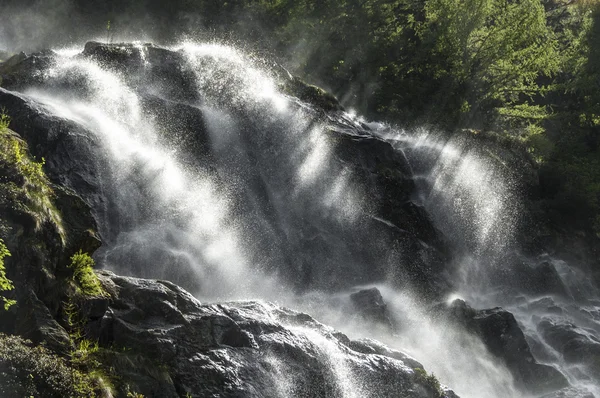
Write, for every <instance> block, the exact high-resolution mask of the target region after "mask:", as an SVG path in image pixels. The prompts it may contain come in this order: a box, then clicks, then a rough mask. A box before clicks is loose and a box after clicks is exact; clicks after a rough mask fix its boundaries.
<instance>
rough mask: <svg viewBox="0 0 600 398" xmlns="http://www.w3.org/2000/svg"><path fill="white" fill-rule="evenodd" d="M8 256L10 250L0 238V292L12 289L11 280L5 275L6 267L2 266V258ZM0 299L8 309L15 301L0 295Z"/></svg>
mask: <svg viewBox="0 0 600 398" xmlns="http://www.w3.org/2000/svg"><path fill="white" fill-rule="evenodd" d="M8 256H10V252H9V251H8V248H7V247H6V245H5V244H4V241H3V240H2V239H0V292H2V291H7V290H12V289H14V286H13V284H12V282H11V281H10V279H8V278H7V277H6V269H5V267H4V258H5V257H8ZM0 299H2V302H3V303H4V309H5V310H8V309H9V308H10V306H11V305H13V304H15V303H16V302H15V301H14V300H9V299H7V298H6V297H1V296H0Z"/></svg>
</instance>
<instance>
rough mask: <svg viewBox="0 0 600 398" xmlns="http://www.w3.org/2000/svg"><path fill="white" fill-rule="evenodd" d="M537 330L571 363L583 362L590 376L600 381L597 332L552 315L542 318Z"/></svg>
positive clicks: (599, 342) (599, 347)
mask: <svg viewBox="0 0 600 398" xmlns="http://www.w3.org/2000/svg"><path fill="white" fill-rule="evenodd" d="M537 330H538V332H539V333H540V335H541V336H542V337H543V339H544V341H546V343H548V344H549V345H550V346H551V347H552V348H554V349H555V350H556V351H558V352H559V353H560V354H561V355H562V358H563V359H564V361H566V362H567V363H569V364H581V365H584V366H585V368H587V372H586V373H588V375H589V376H591V377H593V378H594V380H595V381H600V376H599V375H600V339H599V338H598V335H597V332H595V331H594V330H588V329H584V328H580V327H577V326H576V325H574V324H573V323H571V322H568V321H566V320H563V319H556V318H552V317H544V318H542V319H541V320H540V321H539V322H538V325H537Z"/></svg>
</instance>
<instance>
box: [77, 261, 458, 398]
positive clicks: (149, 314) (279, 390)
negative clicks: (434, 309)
mask: <svg viewBox="0 0 600 398" xmlns="http://www.w3.org/2000/svg"><path fill="white" fill-rule="evenodd" d="M99 277H100V280H101V282H102V284H103V286H104V288H105V289H106V290H107V291H108V292H109V293H110V298H107V299H106V300H107V304H108V305H107V307H106V311H105V313H104V314H103V315H102V316H101V318H95V319H91V320H90V322H89V323H88V325H87V330H88V333H89V335H90V336H98V338H99V341H100V343H101V345H103V346H107V347H113V348H114V347H124V348H127V349H128V350H130V352H128V353H127V356H128V357H129V358H131V357H135V358H136V360H135V362H131V361H127V362H125V363H120V362H119V361H117V360H115V361H114V365H113V366H117V369H116V370H117V373H118V374H121V375H123V377H124V378H125V379H126V383H127V384H128V385H129V386H130V387H131V388H132V390H135V391H138V392H140V393H142V394H145V395H146V396H160V397H178V396H182V395H185V394H187V393H190V394H191V395H192V396H194V397H207V396H219V397H279V396H294V397H307V398H308V397H336V396H342V394H343V393H344V392H348V391H352V392H353V393H355V394H359V395H360V396H361V397H441V396H447V397H452V396H454V394H453V393H451V392H450V391H443V392H441V394H440V392H434V391H431V390H430V388H429V387H428V386H427V385H422V384H420V383H421V381H420V379H419V377H418V376H417V375H416V373H415V371H414V369H415V368H417V367H421V366H420V364H419V363H418V362H416V361H415V360H413V359H412V358H410V357H408V356H406V355H404V354H402V353H399V352H396V351H393V350H389V349H387V348H386V347H384V346H382V345H381V344H378V343H376V342H372V341H368V340H365V341H350V340H349V339H348V338H347V337H346V336H344V335H342V334H340V333H336V332H334V331H333V330H332V329H330V328H327V327H326V326H324V325H322V324H320V323H318V322H316V321H315V320H314V319H312V318H311V317H310V316H308V315H306V314H302V313H298V312H294V311H291V310H287V309H283V308H278V307H275V306H274V305H272V304H268V303H261V302H232V303H222V304H201V303H200V302H198V301H197V300H196V299H195V298H193V297H192V296H191V295H190V294H189V293H187V292H186V291H184V290H183V289H181V288H179V287H177V286H175V285H173V284H172V283H169V282H164V281H151V280H143V279H136V278H126V277H119V276H116V275H114V274H112V273H110V272H107V271H101V272H99ZM97 315H98V314H96V315H95V317H96V316H97Z"/></svg>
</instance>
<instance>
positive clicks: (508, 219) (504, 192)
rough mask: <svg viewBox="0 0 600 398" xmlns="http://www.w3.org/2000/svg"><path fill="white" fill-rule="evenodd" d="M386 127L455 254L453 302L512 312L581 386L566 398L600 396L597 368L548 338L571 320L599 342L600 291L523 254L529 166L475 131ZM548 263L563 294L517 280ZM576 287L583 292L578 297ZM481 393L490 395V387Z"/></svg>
mask: <svg viewBox="0 0 600 398" xmlns="http://www.w3.org/2000/svg"><path fill="white" fill-rule="evenodd" d="M379 127H380V130H379V134H381V136H382V137H385V139H387V140H389V141H390V142H393V144H394V146H395V147H396V148H397V149H398V150H402V151H404V152H405V153H407V154H408V157H409V159H410V161H411V164H412V165H413V168H414V171H415V173H416V175H418V176H421V184H420V189H419V191H418V198H417V200H418V201H419V202H420V203H422V204H423V205H424V206H425V208H426V209H427V212H428V214H430V215H431V216H432V218H433V220H434V223H435V225H436V227H437V228H439V229H440V230H441V231H442V232H443V233H444V235H445V236H446V237H447V238H448V239H450V241H451V242H452V247H453V249H454V250H455V251H456V255H455V260H454V262H455V264H454V266H453V269H454V276H453V279H454V282H455V283H454V286H455V289H456V292H455V293H454V294H453V295H451V299H453V298H465V299H467V300H468V302H470V303H473V304H474V305H476V306H478V307H480V308H487V307H491V306H502V307H504V308H506V309H508V310H509V311H510V312H511V313H513V314H514V315H515V317H516V318H517V320H518V321H519V323H520V325H521V327H522V328H523V329H524V332H525V334H526V335H527V339H528V341H529V344H530V346H532V351H533V353H534V355H535V356H536V357H537V359H538V360H539V361H541V362H542V363H547V364H550V365H553V366H555V367H558V368H559V369H560V370H561V371H562V372H563V373H564V374H565V375H567V377H568V379H569V382H570V383H571V384H572V385H573V386H576V388H574V389H573V390H566V391H564V392H563V394H564V395H561V396H568V397H579V396H591V395H588V394H589V393H590V392H591V393H593V394H595V395H596V396H598V395H599V394H600V388H599V387H598V377H597V375H596V376H594V370H593V365H592V366H589V367H588V366H586V365H585V361H582V362H584V364H583V365H582V364H577V362H579V361H578V360H577V359H575V360H573V359H571V360H570V361H569V360H567V361H565V360H564V359H560V358H561V357H562V356H563V354H562V353H561V352H559V351H560V348H559V347H557V343H554V344H552V343H549V342H548V336H549V335H550V334H552V333H556V332H557V330H558V329H557V328H555V329H554V330H553V331H548V330H547V329H545V328H544V327H543V326H541V325H543V324H544V323H545V324H546V325H547V324H552V325H553V326H557V325H558V327H559V328H560V326H565V325H567V327H568V328H571V330H573V333H575V334H577V333H580V334H581V336H585V337H583V339H584V340H585V339H587V340H588V341H590V342H592V343H594V342H597V341H598V336H599V335H600V322H599V321H600V319H599V318H598V316H597V311H598V307H597V305H598V293H599V292H598V291H597V289H596V288H595V287H593V286H592V284H591V283H589V281H586V280H585V279H586V278H585V277H584V276H583V273H582V272H581V271H578V270H577V269H576V268H575V267H571V266H569V264H567V263H565V262H564V261H560V260H555V259H552V258H551V257H549V256H547V255H544V256H542V258H537V259H535V258H528V257H527V256H524V255H522V254H520V253H521V250H520V242H519V236H520V232H521V230H522V229H523V225H521V222H522V221H523V218H524V210H523V208H522V206H521V204H522V202H523V195H522V193H521V188H520V187H519V185H518V181H522V180H524V175H523V174H519V173H522V170H519V168H518V167H517V165H515V164H512V165H511V164H506V161H505V160H504V161H503V160H502V157H501V156H498V154H497V153H495V152H494V149H493V148H490V147H487V146H486V145H485V144H482V143H481V142H480V141H478V140H477V139H476V137H474V136H472V135H471V136H469V134H472V133H460V134H455V135H447V134H442V133H438V134H435V133H432V132H430V131H426V130H419V131H417V132H415V133H413V134H407V133H406V132H403V131H402V132H397V131H393V130H391V129H389V128H386V127H384V126H379ZM504 158H505V159H506V156H504ZM515 258H518V265H517V268H514V266H513V268H511V267H510V263H511V262H514V261H515ZM543 261H546V264H548V263H549V264H550V265H548V267H552V269H556V271H557V273H556V279H558V281H559V282H558V283H559V284H560V286H561V287H564V289H565V291H564V292H563V293H564V294H560V293H561V292H556V291H555V292H547V293H545V294H544V293H541V292H535V291H532V290H531V287H529V289H528V286H526V285H522V284H520V283H518V282H516V281H515V279H518V278H519V277H520V276H519V275H521V270H520V269H519V267H521V268H526V269H530V268H534V267H535V266H536V264H539V263H540V262H543ZM542 264H544V263H542ZM513 273H516V276H513V275H512V274H513ZM571 290H573V291H577V292H579V298H577V297H576V295H573V294H572V293H571ZM557 293H558V294H557ZM392 303H395V301H393V302H392ZM576 325H579V326H576ZM438 327H439V326H438ZM417 346H421V347H422V346H423V344H421V345H417ZM425 357H427V356H426V355H425ZM495 388H497V387H495ZM578 388H580V389H578ZM457 390H460V388H459V387H458V386H457ZM497 391H498V390H497V389H496V393H497ZM481 394H482V395H480V396H490V393H489V392H482V393H481ZM492 395H493V394H492ZM509 395H512V396H515V391H512V393H511V394H508V392H504V393H502V394H500V396H509Z"/></svg>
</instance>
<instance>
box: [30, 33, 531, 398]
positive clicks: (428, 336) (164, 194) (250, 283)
mask: <svg viewBox="0 0 600 398" xmlns="http://www.w3.org/2000/svg"><path fill="white" fill-rule="evenodd" d="M133 48H134V49H136V51H138V52H139V54H140V60H141V63H140V69H141V72H140V76H141V77H140V76H133V77H132V76H127V75H126V74H124V73H123V72H121V71H118V70H117V69H115V68H111V67H110V65H106V64H104V63H102V62H99V61H97V60H92V59H90V58H88V57H82V56H79V55H77V54H76V53H75V51H73V50H72V49H64V50H60V51H57V54H56V57H55V60H54V62H53V66H52V67H50V68H49V69H48V70H47V71H46V72H45V75H44V81H45V83H44V86H42V87H35V88H31V89H30V90H28V91H27V92H26V94H27V95H28V96H29V97H30V98H32V99H34V100H35V101H37V102H39V103H41V104H44V106H46V107H47V108H48V109H49V110H50V112H51V113H53V114H55V115H57V116H59V117H61V118H64V119H67V120H71V121H73V122H75V123H77V124H78V125H80V126H82V127H84V128H85V129H86V130H87V131H88V132H89V133H90V134H91V135H92V136H93V138H95V139H96V140H97V142H98V143H99V146H100V148H101V153H99V154H97V155H98V156H100V157H104V158H106V159H108V161H107V162H106V164H107V166H106V167H99V169H98V179H99V183H100V186H101V191H102V194H103V195H105V196H106V197H107V199H106V204H105V208H95V209H94V210H95V212H96V217H97V218H98V219H99V223H100V228H101V231H100V232H101V234H102V237H103V240H104V243H105V244H104V246H103V248H101V249H100V250H99V252H98V253H97V256H98V257H99V258H98V260H99V262H100V263H101V264H102V265H103V266H105V267H107V268H111V269H113V270H115V271H116V272H118V273H121V274H129V275H135V276H139V277H151V278H164V279H169V280H172V281H174V282H176V283H178V284H181V285H183V286H184V287H186V288H187V289H189V290H191V291H192V292H193V293H194V294H195V295H196V296H198V297H202V298H205V299H209V300H222V299H228V300H231V299H242V298H244V299H247V298H255V297H258V298H262V299H266V300H276V301H278V302H281V303H283V304H287V305H293V306H296V307H299V308H303V309H305V310H307V311H308V312H311V313H313V314H315V315H317V316H319V317H320V318H322V319H325V320H328V322H331V323H333V324H334V326H336V327H339V328H340V329H342V330H343V331H345V332H348V333H349V334H350V335H351V336H356V337H364V336H373V335H374V334H375V333H377V337H378V338H381V339H382V340H383V341H384V342H386V343H387V344H389V345H390V346H391V347H395V348H398V349H406V350H407V351H408V352H411V353H413V354H414V355H415V356H416V357H418V358H419V359H420V360H421V361H423V363H424V364H425V365H426V367H427V368H428V369H431V370H433V372H435V374H436V375H438V376H439V378H440V380H441V381H442V382H443V383H447V384H448V385H450V386H451V387H453V388H455V389H456V391H457V392H458V393H459V394H461V396H463V397H478V398H488V397H489V398H500V397H517V396H519V394H518V393H517V392H516V391H515V389H514V388H513V386H512V385H513V383H512V378H511V376H510V374H509V373H508V371H507V370H506V369H505V368H504V367H503V366H501V365H499V364H498V361H496V360H495V359H494V358H493V357H492V356H491V355H490V354H489V353H488V352H487V351H486V350H485V348H484V347H483V345H482V343H481V342H480V341H479V340H477V339H474V338H471V337H469V336H465V335H461V334H460V333H458V332H457V331H456V330H453V328H452V327H451V326H450V325H446V324H443V323H442V322H438V321H436V320H432V319H430V318H429V317H428V316H426V315H425V311H424V309H423V308H421V305H420V304H419V303H418V302H417V301H416V300H414V299H413V298H412V296H411V295H409V294H407V293H406V292H403V293H400V292H398V291H397V290H395V289H394V288H392V287H391V286H390V285H387V284H383V285H381V284H380V285H379V287H380V290H381V291H382V292H383V294H384V296H385V298H386V300H388V302H389V305H390V309H391V311H392V312H393V314H395V315H397V317H398V318H399V319H403V320H404V322H405V323H406V325H405V328H404V329H403V330H402V331H401V332H400V334H398V335H391V334H390V333H383V334H382V333H380V331H377V332H374V331H373V330H370V329H369V328H365V326H364V325H361V324H358V323H354V322H349V321H348V319H347V317H346V316H345V315H346V314H344V313H343V312H342V311H340V310H339V308H340V307H339V306H338V305H336V304H333V305H332V306H331V307H329V306H328V305H326V306H323V305H322V304H323V303H327V304H329V303H333V302H335V301H336V300H337V299H339V297H340V295H341V294H342V293H343V294H345V292H342V293H340V292H337V293H332V291H335V290H336V289H337V288H338V286H339V283H340V281H338V280H336V279H339V275H344V276H346V278H347V280H348V281H349V282H347V283H346V285H342V287H344V288H347V287H348V284H350V285H352V284H360V283H362V282H363V281H364V279H365V276H364V274H363V273H364V269H365V268H367V269H370V267H371V266H372V265H373V264H377V265H378V266H379V265H380V264H383V265H382V266H381V267H382V268H385V267H386V266H390V267H394V266H395V265H396V264H395V261H396V258H397V257H401V256H400V255H398V254H397V253H395V252H394V250H391V249H390V248H389V247H390V246H391V244H390V242H389V241H387V240H385V239H384V237H383V234H380V233H378V232H375V231H374V229H373V228H372V227H370V226H371V225H373V224H369V223H370V222H372V221H373V219H374V217H373V216H372V214H371V208H370V206H371V204H370V203H368V199H369V195H368V194H369V193H368V192H365V190H364V187H362V186H361V185H360V184H358V183H356V178H355V175H354V174H353V171H352V170H351V168H350V167H348V166H347V165H346V164H345V163H344V161H343V160H340V159H338V158H336V155H335V151H334V148H335V145H336V142H335V139H334V138H332V135H331V134H330V131H331V130H335V129H336V127H335V126H333V124H334V123H333V122H332V120H329V119H327V118H324V117H322V115H320V114H319V113H318V112H316V111H315V110H313V109H312V108H311V107H310V106H307V105H306V104H303V103H300V102H299V101H297V100H296V99H294V98H293V97H290V96H287V95H285V94H284V93H283V92H282V90H281V88H280V87H279V85H278V80H277V77H276V76H275V75H274V74H272V73H269V72H266V71H265V68H264V66H265V65H266V63H265V62H264V61H260V60H256V59H252V58H250V57H248V56H247V55H245V54H243V53H242V52H240V51H238V50H236V49H234V48H232V47H228V46H224V45H221V44H215V43H209V44H195V43H184V44H183V45H181V46H176V47H174V48H172V49H171V50H172V51H173V53H172V54H174V55H170V56H172V57H181V59H182V60H183V62H182V63H181V64H178V66H177V68H175V69H173V71H175V72H176V74H179V75H181V76H183V77H184V78H185V81H186V86H185V87H183V88H184V89H187V90H189V91H190V92H193V93H195V94H196V95H195V96H194V98H192V99H189V100H186V101H182V100H181V99H180V98H178V97H177V96H178V95H180V93H177V90H172V91H173V92H171V93H169V92H167V91H168V90H164V88H165V87H166V86H169V84H171V82H168V81H167V82H165V81H164V75H161V74H160V73H161V71H160V70H158V71H157V70H156V69H157V68H156V66H155V61H154V58H153V57H156V54H154V52H156V51H158V49H156V48H151V47H146V46H142V45H139V44H138V45H135V46H134V47H133ZM165 65H166V66H164V65H161V67H165V68H167V67H169V63H168V62H165ZM169 71H170V72H171V70H169ZM156 76H158V78H157V77H156ZM144 79H147V80H144ZM148 82H149V83H148ZM157 82H158V83H157ZM73 87H75V88H76V89H73ZM178 89H179V88H178ZM148 104H152V105H156V104H159V105H160V107H159V108H158V109H160V110H161V111H160V112H152V109H155V108H152V106H149V105H148ZM181 109H184V111H185V112H184V113H185V115H193V118H192V120H188V119H186V118H185V117H182V116H181V114H182V113H181V112H180V111H181ZM343 117H344V118H345V122H344V123H345V124H344V126H345V127H344V129H346V130H347V131H344V132H343V133H344V134H347V135H355V136H359V135H360V134H361V133H362V132H361V131H357V130H353V126H354V124H356V125H359V124H360V121H358V120H357V119H355V118H354V117H353V116H351V115H344V116H343ZM181 125H183V127H181ZM338 127H339V126H338ZM371 133H373V134H377V135H379V136H381V137H383V138H385V140H387V141H388V142H391V143H393V145H394V147H395V148H396V150H397V151H403V152H405V153H406V154H407V157H408V158H409V159H410V160H411V164H412V167H413V172H414V174H415V176H416V178H415V179H416V180H417V182H419V181H420V187H419V189H418V192H419V193H420V196H419V197H418V198H415V200H416V201H420V202H421V203H422V204H423V206H424V207H425V209H426V210H427V212H428V213H429V214H430V215H431V217H432V218H433V219H434V221H435V224H436V227H437V228H439V229H440V230H441V231H442V233H443V234H444V235H445V236H446V237H450V238H451V239H452V242H451V243H452V246H453V247H454V248H457V250H458V251H459V252H460V253H461V256H458V257H457V258H459V260H458V264H456V265H455V271H454V278H455V282H456V287H457V292H456V293H457V294H459V295H460V296H461V297H469V299H472V300H473V301H472V302H474V303H475V304H477V300H476V298H477V297H480V296H481V294H482V291H485V289H486V288H487V287H488V286H489V284H490V280H489V276H488V269H489V268H493V267H494V266H496V265H497V263H499V262H501V258H502V256H501V254H502V253H503V252H505V251H507V250H508V249H509V248H511V247H512V246H513V245H514V243H515V242H514V236H515V230H516V229H518V222H517V221H518V217H519V211H520V209H519V204H518V203H519V200H518V198H517V188H516V186H514V184H513V183H512V181H513V180H512V179H511V178H510V173H508V172H507V170H508V168H507V166H506V165H503V164H502V163H501V161H500V160H499V158H498V157H497V156H495V155H494V153H492V152H486V149H485V148H480V147H478V146H476V145H474V144H473V142H472V140H469V139H462V138H460V137H456V136H455V137H451V138H444V137H443V136H441V135H437V134H433V133H430V132H427V131H418V132H416V133H415V134H405V133H403V132H394V131H391V130H389V129H387V128H384V127H383V126H374V127H373V128H372V129H371ZM194 134H196V135H198V136H201V135H204V136H202V137H201V138H203V139H206V141H207V142H208V144H207V145H209V146H210V150H205V149H203V147H202V145H200V146H198V145H197V142H196V141H194V139H193V138H194V137H191V138H190V137H189V136H190V135H194ZM178 140H181V142H177V141H178ZM174 141H175V142H174ZM199 141H201V140H200V139H199ZM376 221H378V224H385V225H386V227H389V228H393V227H395V226H394V225H393V223H391V222H389V221H387V220H383V219H379V220H376ZM359 246H360V247H361V248H362V249H361V250H362V251H364V252H368V253H367V254H366V255H364V256H362V255H360V256H359V255H357V249H356V248H357V247H359ZM283 265H285V266H283ZM306 269H309V270H310V272H306ZM340 270H341V271H340ZM303 274H309V275H310V278H312V279H310V280H309V281H307V282H306V283H307V284H309V282H310V283H316V282H319V281H323V283H322V284H321V285H316V284H315V285H314V286H311V288H314V289H315V290H317V293H316V296H320V298H319V297H317V298H316V299H315V297H309V295H308V294H305V295H302V294H297V293H296V291H295V288H297V285H295V284H294V282H293V281H292V282H290V279H294V276H295V275H298V278H300V277H301V275H303ZM290 275H292V276H291V277H290ZM336 275H338V276H336ZM315 281H316V282H315ZM352 281H357V282H356V283H352ZM300 282H302V283H304V282H305V281H300ZM377 282H381V281H377ZM322 296H325V298H324V299H323V298H322ZM319 305H320V307H321V308H317V307H319ZM296 332H297V333H298V334H299V335H302V336H304V337H306V339H308V340H309V341H311V342H312V343H313V344H314V345H315V346H317V347H319V351H320V352H321V353H322V355H323V357H324V358H325V360H326V361H328V363H330V365H331V369H332V372H333V373H334V376H335V381H336V384H337V387H338V389H339V390H340V391H341V395H342V396H344V397H348V398H350V397H363V396H369V395H371V396H376V392H371V391H368V389H367V388H366V387H364V386H362V385H361V384H360V377H358V376H356V375H354V374H353V373H352V367H351V364H350V363H347V362H345V361H348V354H347V353H345V352H340V351H339V348H338V347H337V346H336V345H334V344H332V343H331V341H330V340H328V337H327V336H324V335H323V334H322V333H320V332H316V331H312V330H296ZM270 361H271V362H272V364H273V367H274V368H281V366H282V365H281V364H280V363H278V362H277V361H278V360H277V358H275V357H273V358H271V359H270ZM274 377H275V378H276V380H275V384H276V390H277V391H278V393H279V394H280V396H282V397H285V396H291V395H292V393H291V391H292V390H293V380H289V379H287V378H285V377H284V375H283V374H282V373H280V374H276V375H275V376H274Z"/></svg>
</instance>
